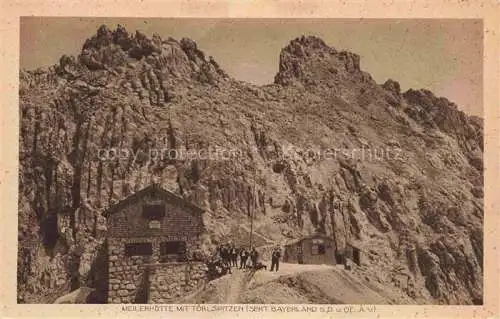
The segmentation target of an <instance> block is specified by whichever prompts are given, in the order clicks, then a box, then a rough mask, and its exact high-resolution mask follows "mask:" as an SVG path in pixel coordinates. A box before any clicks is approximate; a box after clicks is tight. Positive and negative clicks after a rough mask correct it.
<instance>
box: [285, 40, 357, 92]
mask: <svg viewBox="0 0 500 319" xmlns="http://www.w3.org/2000/svg"><path fill="white" fill-rule="evenodd" d="M353 74H357V75H360V59H359V55H357V54H355V53H352V52H349V51H337V50H336V49H335V48H333V47H330V46H328V45H327V44H326V43H325V42H324V41H323V40H322V39H321V38H319V37H316V36H301V37H298V38H295V39H293V40H292V41H290V43H289V44H288V45H287V46H286V47H284V48H283V49H282V50H281V54H280V62H279V71H278V74H276V76H275V83H277V84H282V85H289V84H292V83H297V82H300V83H301V84H305V85H307V84H314V85H316V84H318V82H332V81H334V80H336V79H337V80H338V79H341V78H343V77H345V76H348V75H349V76H350V77H352V75H353Z"/></svg>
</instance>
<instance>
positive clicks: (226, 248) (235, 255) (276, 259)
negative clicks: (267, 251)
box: [217, 244, 281, 272]
mask: <svg viewBox="0 0 500 319" xmlns="http://www.w3.org/2000/svg"><path fill="white" fill-rule="evenodd" d="M217 251H218V254H219V256H220V258H221V259H222V263H223V264H224V265H226V266H227V267H228V268H229V272H230V268H231V267H238V261H239V268H240V269H254V270H260V269H266V270H267V266H266V265H264V264H263V263H262V262H260V261H259V253H258V252H257V250H256V249H255V247H253V248H252V249H250V250H247V248H245V247H241V248H236V246H235V245H234V244H231V245H229V244H226V245H220V246H219V247H218V249H217ZM280 258H281V249H280V248H279V247H275V248H274V250H273V252H272V254H271V269H270V270H271V271H275V270H276V271H278V270H279V264H280Z"/></svg>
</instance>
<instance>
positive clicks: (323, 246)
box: [283, 235, 336, 265]
mask: <svg viewBox="0 0 500 319" xmlns="http://www.w3.org/2000/svg"><path fill="white" fill-rule="evenodd" d="M284 248H285V249H284V254H283V261H284V262H287V263H298V264H326V265H335V264H336V259H335V251H336V247H335V242H334V241H333V239H332V238H330V237H328V236H325V235H312V236H308V237H304V238H301V239H298V240H294V241H291V242H289V243H287V244H286V245H285V247H284Z"/></svg>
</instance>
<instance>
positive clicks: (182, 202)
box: [104, 184, 205, 217]
mask: <svg viewBox="0 0 500 319" xmlns="http://www.w3.org/2000/svg"><path fill="white" fill-rule="evenodd" d="M151 192H159V193H160V194H161V195H162V196H163V197H166V198H167V199H168V201H169V202H171V203H174V204H177V205H178V206H182V207H187V208H188V209H190V210H192V211H194V212H197V213H200V214H201V213H203V212H204V211H205V210H204V209H202V208H201V207H199V206H197V205H194V204H193V203H190V202H188V201H187V200H186V199H184V198H182V197H180V196H178V195H176V194H174V193H172V192H170V191H168V190H166V189H164V188H162V187H161V186H159V185H157V184H152V185H149V186H147V187H145V188H143V189H141V190H139V191H137V192H135V193H133V194H132V195H130V196H128V197H126V198H125V199H122V200H121V201H119V202H118V203H116V204H114V205H112V206H111V207H109V208H108V209H107V210H106V211H105V212H104V216H105V217H109V216H111V214H113V213H115V212H117V211H119V210H121V209H123V208H124V207H126V206H128V205H130V204H133V203H135V202H136V201H137V200H139V199H140V198H141V197H143V196H145V195H147V194H148V193H151Z"/></svg>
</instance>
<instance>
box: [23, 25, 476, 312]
mask: <svg viewBox="0 0 500 319" xmlns="http://www.w3.org/2000/svg"><path fill="white" fill-rule="evenodd" d="M19 26H20V37H19V44H20V52H19V92H18V94H19V106H18V109H19V110H18V112H19V125H18V132H19V133H18V134H19V135H18V140H19V148H18V151H19V153H18V163H17V164H18V172H17V174H18V185H17V187H18V198H17V201H18V203H17V204H18V207H17V209H18V212H17V220H18V223H17V303H18V304H186V305H187V304H190V305H201V304H210V305H213V304H225V305H231V304H247V305H248V304H251V305H262V304H266V305H272V304H280V305H291V306H292V305H296V304H301V305H303V304H306V305H307V304H311V305H312V304H316V305H317V304H323V305H344V304H351V305H483V294H484V288H483V280H484V270H483V267H484V265H483V260H484V210H485V208H484V169H483V168H484V164H483V154H484V134H485V131H484V124H483V118H484V112H483V54H484V52H483V31H484V25H483V21H482V20H481V19H354V18H353V19H339V18H331V19H319V18H318V19H313V18H310V19H292V18H272V19H271V18H270V19H258V18H248V19H240V18H140V17H129V18H125V17H124V18H118V17H109V18H104V17H103V18H93V17H41V16H25V17H21V18H20V21H19Z"/></svg>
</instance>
